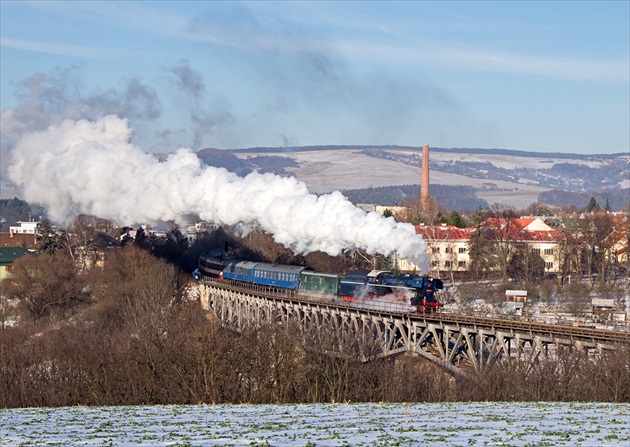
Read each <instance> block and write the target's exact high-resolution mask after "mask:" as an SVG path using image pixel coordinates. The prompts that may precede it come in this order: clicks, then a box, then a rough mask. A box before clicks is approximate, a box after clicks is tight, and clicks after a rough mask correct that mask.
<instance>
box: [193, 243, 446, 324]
mask: <svg viewBox="0 0 630 447" xmlns="http://www.w3.org/2000/svg"><path fill="white" fill-rule="evenodd" d="M193 276H195V278H197V279H199V280H202V279H204V278H215V279H218V280H228V281H234V282H236V283H247V284H252V285H259V286H268V287H275V288H279V289H288V290H293V291H295V292H296V294H297V296H298V298H299V299H304V300H309V301H322V302H335V303H339V304H343V305H344V306H347V307H359V308H370V309H380V310H391V311H398V312H435V311H437V310H438V309H439V308H440V303H439V301H438V300H437V298H436V291H437V290H440V289H442V288H443V283H442V281H441V280H440V279H437V278H431V277H428V276H419V275H413V274H400V273H393V272H389V271H382V270H372V271H370V270H358V271H353V272H349V273H347V274H345V275H340V274H335V273H320V272H315V271H313V270H310V269H308V268H306V267H303V266H297V265H279V264H268V263H264V262H252V261H244V260H240V259H236V258H229V257H228V258H225V257H223V256H222V255H221V254H217V252H208V253H204V254H202V255H201V256H200V257H199V263H198V269H197V270H196V271H195V272H194V273H193Z"/></svg>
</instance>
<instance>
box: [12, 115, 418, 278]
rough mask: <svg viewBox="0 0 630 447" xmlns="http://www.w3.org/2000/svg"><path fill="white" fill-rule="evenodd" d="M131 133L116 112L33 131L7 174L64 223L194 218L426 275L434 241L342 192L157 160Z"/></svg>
mask: <svg viewBox="0 0 630 447" xmlns="http://www.w3.org/2000/svg"><path fill="white" fill-rule="evenodd" d="M131 135H132V131H131V129H130V127H129V125H128V122H127V120H124V119H121V118H119V117H117V116H115V115H109V116H106V117H103V118H99V119H97V120H95V121H88V120H79V121H72V120H67V121H64V122H63V123H62V124H60V125H58V126H50V127H49V128H48V129H47V130H45V131H37V132H30V133H26V134H25V135H24V136H23V137H22V138H21V139H20V140H19V141H18V142H17V144H16V145H15V150H14V151H13V158H12V163H11V166H10V167H9V177H10V179H11V180H12V181H13V182H15V184H16V185H18V187H19V188H21V189H22V191H23V194H22V197H23V198H24V199H25V200H26V201H28V202H29V203H33V204H38V205H41V206H43V207H44V208H46V210H47V214H48V216H49V217H50V218H51V220H53V221H54V222H58V223H61V224H68V223H70V222H71V221H72V219H74V218H75V217H76V216H78V215H79V214H90V215H95V216H98V217H101V218H105V219H110V220H113V221H115V222H117V223H119V224H139V223H152V224H154V223H158V222H168V221H174V222H177V223H179V224H180V225H183V224H186V223H187V222H186V218H187V216H190V215H196V216H199V218H201V219H203V220H206V221H209V222H215V223H218V224H222V225H239V224H240V225H243V226H244V227H245V228H254V227H258V228H260V229H262V230H264V231H266V232H268V233H270V234H272V235H273V238H274V240H275V241H276V242H278V243H281V244H283V245H284V246H285V247H288V248H291V249H292V250H293V251H295V252H297V253H303V254H307V253H310V252H313V251H322V252H325V253H327V254H330V255H333V256H335V255H338V254H340V253H342V252H343V251H345V250H353V249H364V250H365V251H367V252H368V253H369V254H377V253H380V254H384V255H389V254H393V253H395V254H396V255H397V256H398V257H399V258H408V259H409V260H411V261H412V262H413V263H414V264H415V265H417V266H418V267H419V268H420V270H421V272H422V273H427V272H428V268H429V258H428V255H427V252H426V245H425V243H424V241H423V240H422V238H421V237H420V236H419V235H417V234H416V232H415V229H414V227H413V226H412V225H411V224H404V223H397V222H395V221H394V220H393V219H391V218H384V217H383V216H382V215H380V214H378V213H375V212H370V213H366V212H364V211H363V210H361V209H359V208H357V207H355V206H354V205H353V204H352V203H351V202H350V201H349V200H348V199H346V198H345V197H344V196H343V195H342V194H341V193H339V192H335V193H332V194H327V195H323V196H316V195H313V194H310V193H309V192H308V189H307V187H306V185H305V184H304V183H302V182H299V181H297V180H296V179H294V178H284V177H280V176H276V175H273V174H258V173H255V172H254V173H251V174H249V175H248V176H246V177H239V176H237V175H236V174H233V173H231V172H229V171H227V170H225V169H223V168H214V167H202V166H201V162H200V160H199V158H198V157H197V156H196V154H195V153H194V152H192V151H191V150H190V149H179V150H178V151H176V152H175V153H172V154H170V155H169V156H168V158H167V159H166V160H165V161H163V162H159V161H158V160H157V159H156V158H155V157H154V156H152V155H150V154H147V153H145V152H144V151H142V150H141V149H140V148H139V147H137V146H135V145H133V144H132V143H131V142H130V139H131Z"/></svg>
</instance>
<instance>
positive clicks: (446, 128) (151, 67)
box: [0, 1, 630, 153]
mask: <svg viewBox="0 0 630 447" xmlns="http://www.w3.org/2000/svg"><path fill="white" fill-rule="evenodd" d="M629 5H630V2H628V1H608V2H607V1H597V2H588V1H584V2H571V1H557V2H542V1H540V2H534V1H527V2H513V1H506V2H473V1H471V2H454V1H453V2H431V1H422V2H411V1H407V2H377V1H371V2H361V1H347V2H332V1H328V2H323V1H320V2H305V1H298V2H288V1H286V2H283V1H278V2H261V1H257V2H201V1H197V2H166V1H160V2H149V1H138V2H133V1H130V2H122V1H118V2H93V1H91V2H80V1H68V2H52V1H43V2H24V1H23V2H17V1H2V3H1V11H0V13H1V14H0V15H1V19H0V20H1V23H0V25H1V27H0V37H1V47H0V50H1V52H0V75H1V81H0V82H1V83H0V88H1V89H0V102H1V108H2V113H3V115H2V124H3V128H4V129H3V133H5V131H6V132H7V134H8V133H9V130H10V131H11V132H13V135H12V136H11V138H9V137H8V136H7V137H6V141H9V142H10V141H14V140H15V138H17V136H16V134H15V132H18V131H19V132H25V131H28V130H36V129H38V128H41V127H42V126H45V125H49V124H51V123H52V124H54V123H55V122H56V120H59V119H61V118H72V119H78V118H90V119H94V118H96V117H98V116H100V115H104V114H109V113H116V114H118V115H120V116H122V117H125V118H128V119H129V121H130V124H131V126H132V128H133V129H134V137H133V138H134V142H135V143H137V144H138V145H140V146H141V147H142V148H144V149H145V150H147V151H153V152H168V151H172V150H174V149H177V148H178V147H182V146H183V147H191V148H192V149H194V150H198V149H201V148H204V147H216V148H237V147H252V146H293V145H301V146H303V145H327V144H348V145H352V144H357V145H358V144H395V145H412V146H420V145H422V144H423V143H428V144H430V145H431V146H434V147H482V148H507V149H515V150H526V151H543V152H573V153H617V152H627V151H628V150H629V147H630V141H629V140H630V124H629V123H630V112H629V109H630V106H629V102H630V87H629V86H630V75H629V72H630V30H629V28H630V25H629V21H630V9H629ZM8 145H9V143H6V144H3V150H7V146H8Z"/></svg>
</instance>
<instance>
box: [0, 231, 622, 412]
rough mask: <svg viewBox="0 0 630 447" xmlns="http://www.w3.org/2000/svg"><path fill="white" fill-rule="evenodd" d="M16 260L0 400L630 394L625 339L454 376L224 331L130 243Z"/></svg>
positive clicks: (290, 339) (10, 403)
mask: <svg viewBox="0 0 630 447" xmlns="http://www.w3.org/2000/svg"><path fill="white" fill-rule="evenodd" d="M262 240H265V239H264V238H263V239H262ZM215 242H217V243H220V242H223V241H215ZM259 242H260V241H259ZM250 249H251V248H250ZM267 250H268V253H267V255H269V256H274V255H276V256H282V251H281V250H276V251H274V250H275V249H273V248H272V247H271V246H269V247H267ZM21 259H24V260H22V261H20V263H26V264H29V263H31V264H30V268H26V266H25V267H24V271H25V273H24V274H26V271H27V270H30V271H31V276H24V277H20V276H18V277H17V278H16V280H15V281H14V282H12V283H10V284H6V282H3V283H1V284H2V287H3V290H2V291H0V292H1V294H2V295H3V296H5V297H9V298H10V299H11V300H12V301H13V302H14V303H16V302H17V307H16V308H15V309H17V310H18V311H20V312H22V315H24V317H23V318H21V319H19V320H18V321H19V324H17V325H12V326H7V325H5V326H4V328H3V330H0V359H1V360H0V370H1V374H0V407H5V408H6V407H28V406H65V405H131V404H198V403H285V402H304V403H312V402H344V401H352V402H356V401H361V402H407V401H413V402H417V401H427V402H437V401H462V400H464V401H467V400H518V401H522V400H543V401H544V400H579V401H611V402H628V401H630V375H629V374H628V370H629V368H630V352H629V351H628V349H627V347H626V348H625V349H620V350H618V351H612V352H605V353H601V354H599V355H597V356H594V357H586V355H585V354H584V353H583V352H581V351H579V350H577V349H576V350H574V351H570V350H560V351H559V352H558V355H556V356H553V357H550V358H548V359H541V360H540V361H539V362H537V363H535V364H533V365H526V364H524V363H519V362H516V361H507V362H505V363H501V362H499V363H496V365H495V366H494V367H491V368H489V369H487V370H485V371H483V372H480V373H477V374H476V373H472V372H471V374H470V375H468V376H466V377H456V376H452V375H450V374H449V373H447V372H445V371H444V370H442V369H441V368H439V367H438V366H437V365H434V364H432V363H429V362H427V361H426V360H423V359H422V358H419V357H411V356H405V355H402V356H398V357H391V358H382V359H376V360H373V361H369V362H364V361H361V360H360V359H358V358H357V357H358V356H357V355H356V346H357V340H355V339H354V338H353V337H352V336H348V337H347V339H345V340H343V339H342V340H339V339H338V338H334V339H333V337H332V335H331V334H327V333H326V332H325V331H319V332H307V333H303V332H300V331H299V330H298V329H297V328H294V327H282V326H268V327H261V328H258V329H257V330H252V331H251V332H249V333H246V334H237V333H234V332H231V331H230V330H228V329H226V328H224V327H222V326H221V324H220V322H218V321H217V320H215V319H214V318H213V317H212V315H209V314H207V313H206V312H204V311H203V310H202V309H201V308H200V304H199V301H198V299H197V296H196V288H195V284H194V283H191V280H190V275H188V274H186V273H184V272H183V271H182V270H181V269H180V268H179V267H177V266H176V265H175V264H173V263H172V262H169V261H167V260H166V259H164V258H159V257H157V256H156V255H155V254H154V253H152V250H151V249H150V248H148V247H146V246H145V247H142V246H139V245H137V244H135V243H127V244H126V245H125V246H124V247H122V248H119V249H117V250H111V251H108V253H107V258H106V259H105V263H104V265H103V267H102V268H92V269H87V270H82V271H81V270H77V269H76V268H71V267H72V266H74V265H76V264H74V263H73V261H72V259H70V257H69V255H68V254H67V252H66V251H63V250H59V251H57V252H55V253H53V254H47V253H42V254H41V255H40V256H38V257H31V258H21ZM18 261H19V260H18ZM320 262H323V261H322V260H321V259H320ZM33 263H34V264H33ZM18 268H21V267H20V266H19V265H18ZM33 271H34V272H35V273H33ZM363 343H364V345H363V346H361V349H362V350H363V352H368V353H369V352H370V350H371V349H376V340H372V341H364V342H363ZM330 352H336V354H335V355H330Z"/></svg>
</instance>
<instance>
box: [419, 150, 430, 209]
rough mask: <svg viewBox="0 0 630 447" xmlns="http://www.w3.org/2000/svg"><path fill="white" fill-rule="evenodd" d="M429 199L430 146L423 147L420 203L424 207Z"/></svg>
mask: <svg viewBox="0 0 630 447" xmlns="http://www.w3.org/2000/svg"><path fill="white" fill-rule="evenodd" d="M428 198H429V145H428V144H424V145H422V177H421V182H420V203H421V204H422V205H424V204H425V203H426V201H427V199H428Z"/></svg>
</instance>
